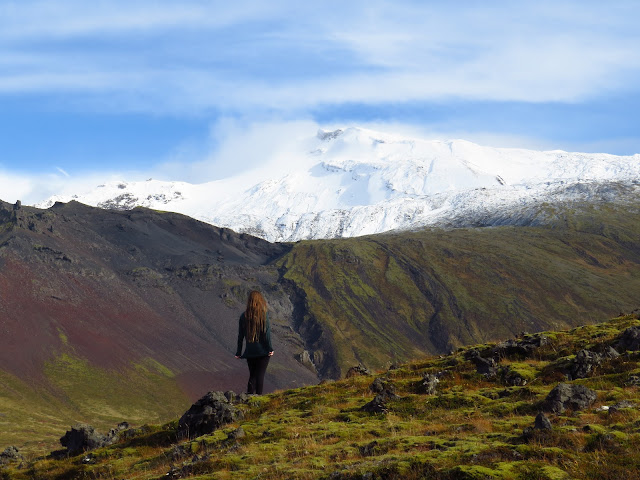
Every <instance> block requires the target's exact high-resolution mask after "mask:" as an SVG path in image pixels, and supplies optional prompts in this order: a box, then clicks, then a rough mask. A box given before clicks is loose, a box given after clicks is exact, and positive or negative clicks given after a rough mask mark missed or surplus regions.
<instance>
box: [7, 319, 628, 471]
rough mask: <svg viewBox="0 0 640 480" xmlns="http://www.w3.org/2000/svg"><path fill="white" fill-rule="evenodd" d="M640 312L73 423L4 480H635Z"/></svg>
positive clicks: (13, 465) (17, 460) (12, 457)
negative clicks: (302, 383) (166, 409)
mask: <svg viewBox="0 0 640 480" xmlns="http://www.w3.org/2000/svg"><path fill="white" fill-rule="evenodd" d="M639 318H640V316H639V315H638V314H637V313H635V314H632V315H625V316H622V317H619V318H616V319H614V320H612V321H609V322H606V323H602V324H597V325H589V326H582V327H577V328H574V329H571V330H568V331H567V330H564V331H548V332H542V333H539V334H535V335H523V336H519V337H517V338H511V339H509V340H506V341H502V342H498V343H489V344H483V345H476V346H470V347H465V348H460V349H458V350H457V351H456V352H454V353H451V354H449V355H441V356H437V357H431V358H426V359H423V360H420V361H414V362H411V363H407V364H403V365H395V366H392V367H391V368H389V369H387V370H384V371H379V372H377V373H375V374H373V375H372V374H371V373H370V372H367V371H364V370H363V369H353V370H352V371H351V372H350V374H349V375H348V378H346V379H343V380H340V381H337V382H323V383H321V384H320V385H316V386H310V387H304V388H298V389H293V390H284V391H280V392H276V393H273V394H270V395H266V396H262V397H259V396H258V397H256V396H251V397H246V396H236V395H234V394H233V393H232V392H226V393H224V394H223V393H222V392H210V393H209V394H207V395H205V396H204V397H202V398H201V399H200V400H199V401H198V402H196V404H194V405H193V406H192V408H190V409H189V410H188V411H187V412H185V414H184V415H183V416H182V417H181V418H180V420H176V421H173V422H171V423H168V424H165V425H162V426H148V425H145V426H140V427H137V428H130V427H129V426H127V425H124V426H122V425H121V426H120V428H119V429H114V430H113V431H112V432H111V433H110V434H109V435H105V434H102V433H99V432H96V431H95V430H94V429H92V428H91V427H88V426H86V425H85V426H82V425H77V426H75V427H74V428H72V429H70V430H69V431H68V432H67V433H66V434H65V435H64V436H63V438H62V439H61V442H62V443H63V445H64V446H65V447H66V448H64V449H62V450H58V451H56V452H53V453H51V454H48V455H42V456H34V455H30V454H28V453H25V454H24V455H23V454H22V453H21V452H20V451H17V450H16V449H15V448H13V447H7V448H6V450H4V453H2V454H0V475H2V478H3V479H7V480H9V479H16V480H18V479H30V478H39V479H62V478H69V479H71V478H96V479H99V478H130V479H159V478H209V479H220V480H222V479H246V478H261V479H267V480H269V479H273V480H276V479H281V478H290V479H333V480H356V479H403V480H412V479H422V478H430V479H436V480H474V479H478V480H480V479H482V480H485V479H511V480H526V479H538V480H552V479H554V480H564V479H567V480H568V479H575V478H580V479H583V480H590V479H594V480H596V479H597V480H603V479H605V480H606V479H615V480H633V479H637V478H638V472H639V471H640V454H639V453H638V446H639V445H640V433H639V428H638V426H639V425H640V392H639V390H638V389H639V385H640V320H639Z"/></svg>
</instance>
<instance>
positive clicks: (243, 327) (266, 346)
mask: <svg viewBox="0 0 640 480" xmlns="http://www.w3.org/2000/svg"><path fill="white" fill-rule="evenodd" d="M266 320H267V325H266V327H267V328H266V329H265V331H264V332H263V333H261V334H260V339H259V341H257V342H249V341H247V346H246V348H245V350H244V353H243V354H242V355H240V352H241V351H242V341H243V340H244V339H245V336H246V333H247V320H246V318H245V317H244V313H243V314H242V315H240V321H239V322H238V348H237V350H236V357H241V358H257V357H266V356H267V355H269V352H273V347H272V346H271V325H270V323H269V314H268V313H267V318H266Z"/></svg>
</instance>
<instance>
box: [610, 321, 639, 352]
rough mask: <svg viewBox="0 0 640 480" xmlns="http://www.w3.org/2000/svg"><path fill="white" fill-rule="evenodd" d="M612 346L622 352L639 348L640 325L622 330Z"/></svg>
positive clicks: (634, 350)
mask: <svg viewBox="0 0 640 480" xmlns="http://www.w3.org/2000/svg"><path fill="white" fill-rule="evenodd" d="M614 347H615V348H616V349H617V350H618V351H622V352H626V351H632V352H636V351H638V350H640V326H636V327H629V328H627V329H626V330H625V331H624V332H622V335H620V337H619V338H618V340H617V341H616V342H615V344H614Z"/></svg>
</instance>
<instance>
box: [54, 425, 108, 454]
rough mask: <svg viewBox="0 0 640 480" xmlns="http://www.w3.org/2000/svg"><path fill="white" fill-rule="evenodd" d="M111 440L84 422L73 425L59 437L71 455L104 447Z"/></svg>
mask: <svg viewBox="0 0 640 480" xmlns="http://www.w3.org/2000/svg"><path fill="white" fill-rule="evenodd" d="M112 442H113V439H112V438H110V437H109V436H107V435H103V434H101V433H99V432H97V431H96V430H95V429H94V428H93V427H92V426H91V425H87V424H85V423H78V424H76V425H74V426H73V427H71V430H69V431H67V433H65V434H64V436H62V437H61V438H60V444H61V445H62V446H63V447H66V448H67V452H68V453H69V454H71V455H74V454H77V453H80V452H84V451H87V450H94V449H96V448H100V447H104V446H106V445H109V444H111V443H112Z"/></svg>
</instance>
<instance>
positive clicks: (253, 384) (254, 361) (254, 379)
mask: <svg viewBox="0 0 640 480" xmlns="http://www.w3.org/2000/svg"><path fill="white" fill-rule="evenodd" d="M270 358H271V357H268V356H267V357H257V358H247V364H248V365H249V384H248V385H247V393H257V394H258V395H262V384H263V382H264V374H265V373H266V372H267V366H268V365H269V359H270Z"/></svg>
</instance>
